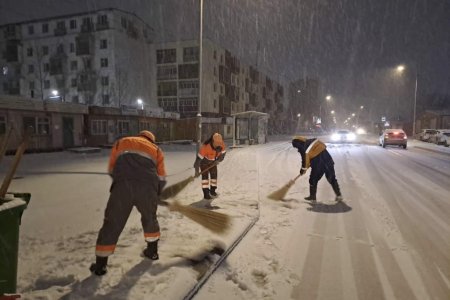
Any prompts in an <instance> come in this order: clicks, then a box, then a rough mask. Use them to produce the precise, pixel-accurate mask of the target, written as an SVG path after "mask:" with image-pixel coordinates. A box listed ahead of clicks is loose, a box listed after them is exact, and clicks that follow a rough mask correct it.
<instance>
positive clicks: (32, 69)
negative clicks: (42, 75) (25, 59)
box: [28, 65, 34, 74]
mask: <svg viewBox="0 0 450 300" xmlns="http://www.w3.org/2000/svg"><path fill="white" fill-rule="evenodd" d="M33 73H34V65H28V74H33Z"/></svg>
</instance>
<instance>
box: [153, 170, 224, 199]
mask: <svg viewBox="0 0 450 300" xmlns="http://www.w3.org/2000/svg"><path fill="white" fill-rule="evenodd" d="M218 164H219V163H218V162H215V163H214V164H212V165H211V166H209V167H208V168H206V169H205V170H203V171H201V172H200V173H199V174H197V175H195V176H189V177H188V178H186V179H184V180H182V181H180V182H177V183H175V184H172V185H171V186H168V187H166V188H165V189H164V190H163V191H162V193H161V195H160V199H162V200H166V199H169V198H172V197H175V196H176V195H178V193H179V192H181V191H182V190H183V189H184V188H185V187H186V186H187V185H188V184H189V183H190V182H191V181H194V179H195V178H197V177H199V176H200V175H202V174H203V173H205V172H207V171H208V170H209V169H211V168H213V167H215V166H217V165H218Z"/></svg>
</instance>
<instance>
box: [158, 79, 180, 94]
mask: <svg viewBox="0 0 450 300" xmlns="http://www.w3.org/2000/svg"><path fill="white" fill-rule="evenodd" d="M176 95H177V83H176V82H159V83H158V96H176Z"/></svg>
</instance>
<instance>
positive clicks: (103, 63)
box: [100, 58, 108, 68]
mask: <svg viewBox="0 0 450 300" xmlns="http://www.w3.org/2000/svg"><path fill="white" fill-rule="evenodd" d="M100 67H102V68H106V67H108V59H107V58H100Z"/></svg>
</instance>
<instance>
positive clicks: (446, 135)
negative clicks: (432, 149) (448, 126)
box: [441, 132, 450, 147]
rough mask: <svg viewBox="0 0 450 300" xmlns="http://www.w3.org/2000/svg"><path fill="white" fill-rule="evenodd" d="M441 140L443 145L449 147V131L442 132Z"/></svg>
mask: <svg viewBox="0 0 450 300" xmlns="http://www.w3.org/2000/svg"><path fill="white" fill-rule="evenodd" d="M441 141H442V144H444V146H445V147H449V146H450V132H446V133H444V135H443V137H442V139H441Z"/></svg>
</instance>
